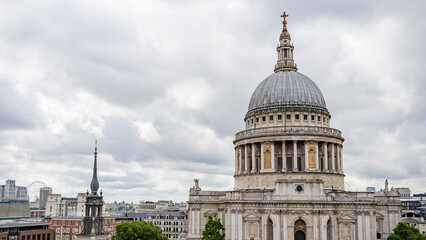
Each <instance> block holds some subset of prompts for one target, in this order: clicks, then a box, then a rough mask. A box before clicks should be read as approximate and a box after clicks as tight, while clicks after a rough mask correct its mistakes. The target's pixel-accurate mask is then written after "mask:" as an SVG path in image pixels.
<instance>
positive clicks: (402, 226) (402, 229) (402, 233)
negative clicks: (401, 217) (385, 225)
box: [387, 222, 426, 240]
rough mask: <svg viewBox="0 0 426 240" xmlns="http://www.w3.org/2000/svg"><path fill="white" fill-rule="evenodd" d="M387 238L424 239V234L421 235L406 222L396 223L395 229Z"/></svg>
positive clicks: (392, 239)
mask: <svg viewBox="0 0 426 240" xmlns="http://www.w3.org/2000/svg"><path fill="white" fill-rule="evenodd" d="M393 232H394V233H392V234H391V235H389V237H388V238H387V240H426V236H424V235H422V234H421V233H420V232H419V230H417V229H416V228H415V227H412V226H410V225H409V224H408V223H402V222H400V223H398V226H396V228H395V229H393Z"/></svg>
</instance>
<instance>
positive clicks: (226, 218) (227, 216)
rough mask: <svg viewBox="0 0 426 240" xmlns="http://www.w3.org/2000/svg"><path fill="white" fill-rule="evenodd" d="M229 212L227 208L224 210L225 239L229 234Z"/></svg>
mask: <svg viewBox="0 0 426 240" xmlns="http://www.w3.org/2000/svg"><path fill="white" fill-rule="evenodd" d="M230 225H231V214H230V212H229V209H227V210H226V217H225V236H226V239H229V236H231V228H230Z"/></svg>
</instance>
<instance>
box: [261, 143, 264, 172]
mask: <svg viewBox="0 0 426 240" xmlns="http://www.w3.org/2000/svg"><path fill="white" fill-rule="evenodd" d="M263 164H264V159H263V143H262V142H261V143H260V172H263V170H264V168H263Z"/></svg>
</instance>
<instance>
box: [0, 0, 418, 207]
mask: <svg viewBox="0 0 426 240" xmlns="http://www.w3.org/2000/svg"><path fill="white" fill-rule="evenodd" d="M94 5H96V7H94ZM422 8H424V3H423V2H421V1H414V2H410V3H406V4H404V5H403V6H402V5H401V4H400V2H398V1H387V2H383V3H380V2H379V3H372V2H371V1H356V2H341V1H332V0H329V1H322V2H321V3H320V2H316V1H307V0H304V1H301V2H297V3H296V2H282V1H271V2H269V1H268V2H267V1H248V2H246V1H227V2H200V1H186V2H176V1H143V2H133V3H122V4H118V5H116V3H114V2H102V3H101V2H90V3H77V2H68V1H45V2H43V3H37V4H36V3H33V2H30V1H23V2H20V3H13V4H11V3H1V4H0V16H3V17H2V18H0V30H1V31H2V35H1V36H0V42H1V43H2V44H1V45H2V47H0V52H2V53H4V54H2V56H0V63H7V66H10V68H11V69H4V70H8V71H2V72H3V73H2V78H3V76H5V77H4V79H13V81H12V80H11V81H12V83H10V81H9V80H8V81H9V83H7V81H5V83H7V84H5V85H4V86H2V87H1V88H0V92H1V93H3V94H1V95H0V100H1V101H0V136H1V138H0V163H1V164H2V165H3V166H5V168H6V170H7V171H5V172H10V175H5V176H4V177H5V178H13V177H14V176H20V175H19V171H28V169H31V168H32V167H33V168H37V169H42V168H43V167H41V166H44V170H43V171H45V172H44V173H43V174H44V175H43V178H45V179H44V181H46V182H47V183H48V184H50V185H52V186H53V185H54V187H55V188H56V192H61V191H62V192H64V193H66V194H73V193H76V192H81V191H85V190H86V188H87V185H88V184H89V181H90V174H91V166H92V159H93V158H92V157H93V156H92V154H93V141H94V139H95V138H99V151H100V152H101V154H104V155H103V156H102V155H100V166H99V168H100V171H101V172H102V174H101V175H100V181H101V185H102V188H103V189H104V195H105V196H106V198H107V199H108V200H111V201H113V200H121V199H122V200H127V201H135V202H136V201H138V200H141V199H151V200H156V198H161V199H173V200H186V198H187V193H188V192H187V191H188V189H189V187H190V186H192V184H193V182H192V179H193V178H200V179H201V180H200V181H201V186H202V188H203V189H227V188H229V187H232V174H233V165H234V160H233V159H234V155H233V145H232V139H233V136H234V134H235V133H236V132H238V131H240V130H243V128H244V122H243V118H244V115H245V113H246V111H247V104H248V101H249V99H250V96H251V94H252V92H253V91H254V89H255V88H256V86H257V84H259V83H260V82H261V81H262V80H263V79H264V78H266V77H267V76H268V75H269V74H271V73H272V72H273V66H274V64H275V57H276V53H275V46H276V45H275V44H276V43H277V41H278V37H279V32H280V30H281V27H282V25H281V21H282V20H281V19H280V18H279V15H280V14H281V13H282V11H283V10H286V11H287V12H288V13H289V14H290V17H289V20H288V21H289V29H290V33H291V34H292V37H293V40H294V43H295V58H296V63H297V64H298V66H299V70H300V72H301V73H303V74H306V75H307V76H308V77H310V78H312V80H314V81H315V82H316V83H317V84H318V86H319V87H320V89H321V90H322V92H323V94H324V97H325V99H326V102H327V105H328V109H329V110H330V113H331V114H332V117H333V118H332V122H331V123H332V127H335V128H338V129H341V130H342V131H343V136H344V137H345V138H346V141H345V143H344V154H345V155H344V159H345V163H344V167H345V172H346V174H347V175H349V176H350V177H353V178H349V179H354V178H357V179H361V180H363V181H365V182H368V181H369V180H371V179H378V178H394V179H395V180H401V181H402V180H403V179H407V178H409V179H412V178H414V179H417V181H419V179H421V178H422V176H423V175H422V173H421V172H420V170H419V169H420V168H418V166H420V165H422V164H423V165H424V164H426V163H425V161H426V160H425V159H424V158H422V157H421V156H424V155H425V153H426V150H425V148H424V147H423V148H422V147H419V146H421V145H425V140H426V139H425V137H424V136H426V134H425V130H423V126H424V125H425V120H424V119H426V118H425V113H426V111H425V110H426V106H425V103H424V101H423V95H424V94H423V91H424V89H425V87H426V86H425V84H426V83H425V81H423V78H424V77H423V74H422V67H423V65H424V63H425V60H426V58H425V56H426V55H425V54H424V52H425V48H423V47H421V46H423V43H424V42H425V37H426V34H425V30H424V28H423V27H422V26H423V25H424V22H425V17H424V14H423V13H422V12H421V9H422ZM6 19H7V21H6ZM384 20H386V21H392V20H395V22H398V24H399V25H395V26H394V27H395V29H396V30H397V32H394V33H393V34H392V35H391V36H394V37H395V38H393V39H389V40H388V41H386V43H389V44H386V43H383V44H382V43H381V42H376V41H382V40H383V39H382V37H383V36H377V34H376V35H375V34H374V31H372V30H371V29H372V28H371V26H376V25H377V26H379V27H378V28H379V29H380V26H381V25H379V24H378V23H380V21H384ZM319 23H323V24H327V25H319ZM413 23H415V24H413ZM374 24H376V25H374ZM369 31H370V32H369ZM385 33H387V32H386V31H385ZM369 34H370V35H371V36H372V37H371V38H368V37H366V36H368V35H369ZM353 36H363V37H364V38H363V39H362V43H360V49H359V51H363V49H369V48H368V47H369V46H370V45H373V46H378V47H377V48H375V49H373V50H372V52H371V53H370V54H372V57H373V55H374V57H375V58H374V59H378V62H375V63H374V65H375V67H374V68H373V67H370V66H366V65H363V64H359V61H358V60H359V59H356V58H357V57H358V55H357V51H355V52H353V49H352V48H353V45H351V44H354V43H357V44H358V43H359V39H357V38H354V39H351V37H353ZM374 37H375V38H374ZM363 44H364V45H363ZM392 44H394V45H392ZM382 55H383V57H382V58H383V59H381V58H380V56H382ZM388 56H391V57H395V64H392V61H388V59H384V58H386V57H388ZM381 60H382V61H381ZM389 63H391V64H389ZM5 66H6V65H5ZM12 68H13V69H12ZM0 69H1V68H0ZM9 70H10V71H9ZM383 70H385V71H386V72H385V74H387V75H386V76H389V78H388V79H384V78H383V77H382V76H383V75H384V73H383V72H382V71H383ZM23 72H29V73H28V74H29V75H31V76H26V75H25V74H22V75H19V81H18V78H17V77H16V76H17V75H18V73H23ZM33 75H34V76H33ZM15 79H17V80H15ZM194 82H195V83H200V85H201V86H204V87H207V88H208V90H209V91H208V92H207V93H211V95H212V96H210V95H209V94H206V96H202V97H203V98H202V99H201V100H205V101H204V103H203V105H202V106H200V107H195V108H191V107H188V106H182V105H180V104H181V103H179V102H177V100H176V99H174V98H171V97H170V96H169V95H168V94H169V93H170V91H171V90H172V88H174V87H176V86H177V85H179V84H181V85H184V87H186V88H188V86H191V85H188V84H189V83H194ZM388 82H392V84H394V85H395V87H398V86H399V87H400V86H402V87H400V88H401V89H399V90H400V92H401V93H403V94H408V96H409V97H408V98H405V99H409V100H410V102H409V103H408V102H407V105H406V107H405V108H402V110H401V108H400V107H399V106H392V105H389V104H388V103H386V102H385V101H384V100H383V98H386V97H388V96H389V95H390V94H392V93H393V92H394V89H393V88H392V87H384V86H381V85H380V84H382V83H388ZM16 84H21V85H22V86H24V87H25V91H26V93H28V95H27V96H24V97H22V96H20V95H19V94H18V93H17V92H16V90H14V88H13V87H14V85H16ZM405 84H406V85H405ZM195 86H198V85H195ZM201 90H203V89H197V87H193V89H191V90H190V91H188V94H192V93H197V92H200V91H201ZM40 95H41V96H43V97H44V98H45V101H47V102H43V101H41V100H40V98H37V96H40ZM82 95H83V96H82ZM207 95H208V96H207ZM197 97H199V96H197ZM402 97H404V95H403V96H402ZM193 99H195V100H193ZM391 100H392V99H391ZM186 101H188V102H187V103H189V104H188V105H190V106H191V102H189V101H199V99H198V98H191V96H188V98H187V100H186ZM10 102H13V103H14V106H15V107H14V108H10V107H9V106H10ZM46 104H52V106H53V107H58V106H59V107H60V108H64V109H65V111H63V112H60V111H58V109H50V108H47V109H48V110H46V109H45V108H46ZM397 104H398V103H397ZM52 106H50V105H48V107H52ZM15 108H16V109H15ZM401 111H402V112H401ZM133 121H141V122H151V123H152V125H153V126H154V127H155V129H156V131H158V134H159V136H160V137H159V140H157V141H151V142H147V141H143V140H142V139H141V138H140V136H139V134H138V131H137V129H136V128H135V126H134V125H133V124H132V122H133ZM93 128H99V130H97V129H93ZM386 134H388V135H386ZM5 139H7V140H5ZM413 146H417V148H414V147H413ZM15 161H21V162H22V167H21V168H20V169H13V167H12V166H11V163H12V162H15ZM6 166H7V167H6ZM55 168H60V169H61V171H59V172H54V171H52V169H55ZM62 168H64V169H62ZM66 168H68V169H69V171H66ZM9 170H10V171H9ZM154 173H155V174H154ZM60 174H66V176H65V177H64V178H63V180H57V179H59V178H60V177H61V176H60ZM37 177H39V176H37V175H35V174H31V175H29V176H28V180H27V179H24V178H19V179H17V180H18V183H19V182H25V181H29V180H30V179H33V178H34V179H35V178H37ZM410 181H411V180H410ZM20 184H21V183H20ZM22 184H24V183H22ZM350 184H351V185H352V182H350ZM170 185H174V186H176V188H175V189H171V188H169V187H168V186H170ZM357 187H359V186H357ZM421 190H422V191H424V189H421Z"/></svg>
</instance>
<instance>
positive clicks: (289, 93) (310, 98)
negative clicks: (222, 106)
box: [247, 71, 329, 116]
mask: <svg viewBox="0 0 426 240" xmlns="http://www.w3.org/2000/svg"><path fill="white" fill-rule="evenodd" d="M289 110H290V111H297V110H300V111H315V112H321V113H325V114H329V113H328V110H327V106H326V104H325V100H324V97H323V96H322V93H321V91H320V89H319V88H318V86H317V85H316V84H315V83H314V82H313V81H312V80H311V79H309V78H308V77H307V76H305V75H303V74H301V73H298V72H296V71H279V72H276V73H273V74H271V75H270V76H269V77H267V78H266V79H265V80H263V81H262V82H261V83H260V84H259V86H257V88H256V90H255V91H254V93H253V95H252V96H251V99H250V103H249V107H248V112H247V116H249V115H252V114H257V113H261V112H271V111H289Z"/></svg>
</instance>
